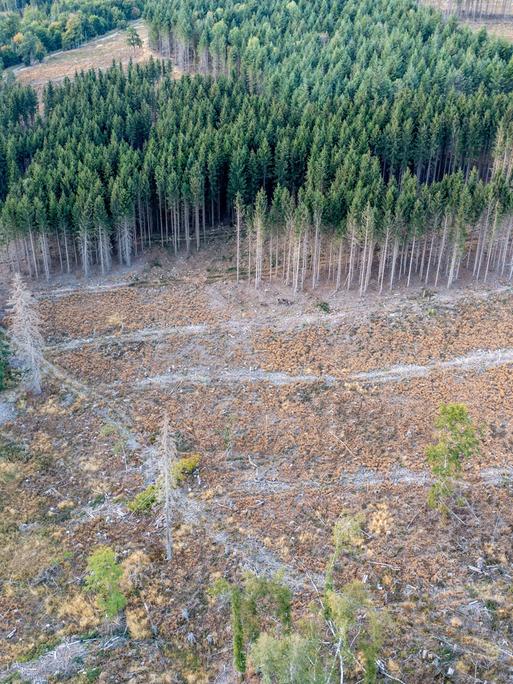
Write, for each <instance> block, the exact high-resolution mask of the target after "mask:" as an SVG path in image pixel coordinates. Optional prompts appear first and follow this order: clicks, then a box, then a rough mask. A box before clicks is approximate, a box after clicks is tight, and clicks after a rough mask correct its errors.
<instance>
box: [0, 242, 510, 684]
mask: <svg viewBox="0 0 513 684" xmlns="http://www.w3.org/2000/svg"><path fill="white" fill-rule="evenodd" d="M231 259H232V255H231V253H230V249H229V247H228V248H226V250H225V252H224V253H223V254H222V255H221V256H220V255H219V253H218V252H217V253H216V252H215V250H211V251H208V250H206V251H205V252H202V253H200V254H199V255H195V256H193V257H191V258H189V259H185V258H183V259H178V260H169V259H168V258H167V256H166V255H165V254H162V255H159V256H158V259H153V260H150V261H148V262H147V263H146V264H141V263H140V264H138V265H137V267H136V268H135V269H134V270H133V272H130V271H126V270H125V271H124V272H123V273H122V274H119V275H118V276H115V277H114V278H112V279H98V280H97V281H95V282H94V283H88V282H80V281H73V280H70V279H68V280H67V281H65V280H63V281H61V282H56V283H55V284H52V285H50V286H46V285H42V284H38V288H37V289H38V297H39V306H40V312H41V315H42V317H43V322H44V334H45V338H46V340H47V349H46V352H45V354H46V359H47V366H46V383H45V390H44V394H43V396H42V397H39V398H34V397H30V396H25V395H24V394H23V392H22V391H21V390H19V391H18V392H17V393H15V394H14V395H12V394H11V395H7V396H6V398H5V402H6V403H7V404H9V405H10V406H11V407H12V409H10V408H6V409H5V410H2V415H3V421H4V423H3V426H2V427H1V428H0V430H1V439H2V440H3V441H2V444H1V445H0V446H2V449H1V450H0V499H1V502H2V503H1V505H2V506H3V509H2V512H1V515H2V518H1V525H0V542H1V544H0V577H1V578H2V579H1V580H0V615H1V616H2V618H1V620H0V668H3V672H4V674H5V675H6V676H7V674H8V673H12V672H13V671H18V672H20V674H21V675H22V676H23V678H27V679H28V680H30V681H33V682H35V681H38V682H39V681H48V680H49V679H50V678H51V677H54V680H55V679H56V680H57V681H61V680H63V679H65V678H66V677H70V676H71V677H72V678H73V679H72V680H73V681H77V682H82V681H87V679H86V678H87V676H92V675H91V672H96V673H101V674H100V675H99V676H100V681H105V682H120V681H130V682H133V683H135V682H149V681H154V682H184V681H185V682H197V683H200V682H215V681H224V682H235V681H236V678H235V676H234V675H233V673H232V671H231V655H230V638H231V635H230V627H229V620H228V614H227V612H226V609H225V608H223V607H222V606H220V605H217V604H213V603H212V602H211V601H210V599H209V597H208V593H207V590H208V588H209V586H210V585H211V584H212V582H213V581H214V579H215V578H216V577H219V576H226V577H227V578H230V579H236V578H240V577H241V575H242V573H243V572H244V571H245V570H248V569H249V570H252V571H254V572H257V573H260V574H267V575H271V574H273V573H275V572H276V571H278V570H281V571H283V573H284V578H285V580H286V581H287V582H288V583H289V585H290V586H291V587H292V588H293V590H294V592H295V597H296V598H295V604H294V611H295V614H296V615H297V616H299V615H302V614H304V612H305V610H306V607H307V605H308V603H309V601H310V600H311V599H312V598H313V594H314V592H313V584H315V585H316V586H318V587H322V584H323V576H324V570H325V567H326V560H327V558H328V557H329V554H330V550H331V530H332V526H333V523H334V521H335V520H336V519H337V517H338V516H339V515H340V513H341V512H342V511H349V512H352V513H355V514H356V513H363V515H364V517H365V537H366V541H365V544H364V546H363V548H362V549H360V550H358V551H356V552H355V553H354V554H350V555H346V556H345V557H344V558H343V560H342V562H341V563H340V564H339V566H338V567H337V571H336V578H335V579H336V583H337V584H338V585H342V584H343V583H345V582H346V581H349V580H351V579H354V578H358V579H360V580H362V581H364V582H366V584H367V585H368V587H369V589H370V591H371V592H372V594H373V596H374V600H375V602H376V604H377V605H379V606H381V607H383V609H385V608H386V609H387V611H388V612H389V613H390V615H391V617H392V625H393V626H392V629H391V631H390V635H389V637H388V639H387V642H386V644H385V647H384V651H383V653H382V656H381V657H382V661H383V663H384V665H385V668H386V669H387V671H388V672H390V673H391V674H393V676H394V677H396V678H397V679H399V680H401V681H403V682H407V683H408V684H416V683H419V684H421V683H422V684H423V683H425V682H435V681H454V682H464V683H466V682H468V683H469V684H470V682H474V683H475V682H485V681H487V682H498V683H499V684H500V683H506V682H510V681H511V679H512V677H513V643H512V641H513V639H512V635H513V601H512V598H511V597H512V594H511V582H512V575H513V566H512V562H513V553H512V546H511V537H512V533H513V507H512V502H513V402H512V401H511V397H512V396H513V395H512V391H513V354H512V349H513V339H512V334H511V330H512V329H513V328H512V325H513V292H512V291H511V289H510V288H502V289H500V290H498V289H493V288H489V289H486V290H483V289H478V288H475V287H472V288H466V289H461V290H454V291H451V292H447V291H446V290H442V289H441V290H439V291H436V292H426V291H425V290H423V289H422V288H421V287H418V288H412V289H411V290H409V291H404V292H402V293H400V294H399V295H397V294H393V295H392V294H390V295H386V296H384V297H378V296H376V295H370V296H369V297H367V298H365V299H359V298H358V297H357V296H356V295H354V293H346V292H341V293H333V292H330V291H328V290H324V291H322V290H321V291H316V292H313V293H308V292H307V293H302V294H298V295H294V294H293V293H292V292H291V291H289V290H288V289H287V288H285V287H283V286H282V285H281V284H279V283H276V282H270V283H265V285H264V286H263V287H262V288H261V290H259V291H255V290H254V288H253V287H251V286H248V284H246V283H241V284H239V285H237V284H235V283H233V282H231V276H230V273H231V266H232V261H231ZM160 264H162V265H160ZM214 273H215V274H217V276H218V277H217V276H216V279H213V278H211V277H210V276H211V275H212V274H214ZM223 274H224V276H223ZM322 301H325V302H328V303H329V311H328V312H327V313H325V312H324V311H323V310H321V309H320V308H319V304H320V302H322ZM323 308H324V309H325V308H326V307H323ZM449 401H462V402H464V403H466V404H467V405H468V407H469V409H470V411H471V413H472V415H473V417H474V418H475V419H476V420H477V421H478V422H479V424H480V425H481V428H482V434H483V444H482V450H481V454H480V455H479V456H478V457H476V458H474V459H473V460H472V461H470V462H468V463H466V464H465V468H464V472H463V474H462V477H461V482H460V483H459V488H460V492H461V494H462V495H463V496H464V499H463V500H462V502H460V503H459V504H458V505H457V506H456V508H455V509H454V515H451V516H449V518H448V519H444V518H443V517H441V516H440V514H439V513H438V512H436V511H433V510H431V509H429V507H428V506H427V502H426V499H427V491H428V488H429V486H430V483H431V476H430V473H429V470H428V469H427V466H426V461H425V456H424V451H425V448H426V445H427V444H428V443H429V442H430V440H431V439H432V426H433V421H434V417H435V415H436V412H437V408H438V406H439V404H440V403H441V402H449ZM14 409H15V410H14ZM163 411H168V412H169V415H170V417H171V422H172V426H173V429H174V430H175V431H176V433H177V436H178V443H179V447H180V449H181V451H182V452H184V453H191V452H195V453H199V454H200V455H201V462H200V468H199V472H198V474H197V475H195V476H191V477H190V478H189V479H188V481H187V482H186V483H185V484H184V485H183V486H182V488H181V489H180V492H179V497H178V502H179V520H178V521H177V525H176V529H175V538H176V543H175V558H174V560H173V561H172V563H170V564H169V563H166V561H165V560H164V554H163V545H162V527H161V520H160V515H159V513H158V511H156V512H151V513H146V514H144V513H139V514H136V513H131V512H130V511H129V509H128V507H127V502H128V501H129V500H131V499H132V498H133V497H134V496H135V495H136V494H137V493H138V492H140V491H142V490H143V489H144V488H145V487H146V486H147V485H148V484H151V483H152V482H154V480H155V477H156V472H157V466H156V454H155V438H156V436H157V434H158V429H159V424H160V421H161V418H162V414H163ZM383 510H385V511H386V516H385V518H386V525H385V526H384V527H383V528H382V529H381V530H376V528H375V527H373V525H372V521H373V519H374V516H375V515H376V513H377V512H378V511H383ZM100 544H108V545H109V546H111V547H113V548H114V549H115V550H116V552H117V554H118V557H119V559H120V561H125V562H128V561H127V559H132V560H133V558H134V556H136V555H137V554H139V553H140V552H144V554H145V555H146V556H147V558H148V559H149V562H148V564H147V565H145V566H144V567H143V568H142V570H141V571H140V576H139V580H138V584H137V587H136V588H133V587H132V589H128V590H127V596H128V607H127V615H129V614H130V611H134V610H136V611H142V613H141V614H142V615H143V616H144V615H145V616H147V618H144V620H146V619H147V620H148V624H150V625H151V629H149V631H147V633H144V630H143V633H142V636H141V635H139V636H138V637H137V636H136V635H133V634H131V632H130V631H129V630H128V629H127V625H126V622H125V621H124V619H120V620H119V622H118V623H117V624H113V623H112V622H111V623H106V622H105V621H104V620H103V619H102V618H101V616H100V615H99V614H98V611H97V609H96V607H95V605H94V600H93V597H91V596H89V595H87V594H86V593H85V592H84V587H83V579H84V575H85V568H86V562H87V557H88V555H89V554H90V553H91V551H92V550H93V549H94V548H95V547H96V546H98V545H100ZM77 597H78V598H77ZM81 602H82V603H81ZM65 606H68V607H69V606H71V607H70V608H65ZM144 620H143V622H144ZM191 634H192V635H193V636H192V637H191ZM68 644H71V646H70V645H68ZM58 649H61V651H59V650H58ZM70 649H71V650H72V651H73V649H75V650H76V651H77V654H78V656H79V657H78V658H74V659H73V658H68V659H67V660H65V663H64V664H65V665H66V668H65V671H63V669H62V668H61V669H59V668H57V670H56V669H55V668H54V669H52V667H51V665H50V664H51V663H55V662H56V661H58V660H59V654H60V653H62V654H65V653H66V652H68V651H69V650H70ZM73 652H74V651H73ZM55 654H57V655H55ZM20 661H23V662H21V663H20ZM25 661H26V662H25ZM16 663H20V664H19V665H16ZM95 668H97V670H95ZM1 680H2V674H1V670H0V681H1Z"/></svg>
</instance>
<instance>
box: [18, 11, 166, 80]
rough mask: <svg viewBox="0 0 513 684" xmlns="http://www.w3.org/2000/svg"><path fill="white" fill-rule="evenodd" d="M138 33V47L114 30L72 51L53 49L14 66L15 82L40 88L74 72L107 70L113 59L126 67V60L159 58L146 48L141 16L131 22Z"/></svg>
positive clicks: (145, 34)
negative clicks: (38, 60)
mask: <svg viewBox="0 0 513 684" xmlns="http://www.w3.org/2000/svg"><path fill="white" fill-rule="evenodd" d="M131 25H132V26H133V27H134V28H135V29H136V30H137V32H138V33H139V35H140V36H141V39H142V41H143V46H142V48H136V49H135V50H134V49H133V48H130V47H128V45H127V43H126V31H122V30H119V29H118V30H115V31H111V32H110V33H107V34H105V35H103V36H100V37H99V38H95V39H94V40H91V41H90V42H88V43H86V44H85V45H83V46H82V47H79V48H76V49H75V50H67V51H61V52H54V53H52V54H50V55H48V56H47V57H45V59H44V61H43V62H41V63H38V64H34V65H32V66H29V67H17V68H16V69H14V74H15V75H16V78H17V79H18V81H21V82H22V83H25V84H27V85H31V86H33V87H34V88H35V89H36V90H38V91H41V90H42V88H43V86H44V85H45V84H46V83H48V81H53V82H54V83H59V82H60V81H63V80H64V78H65V77H66V76H68V77H69V78H73V77H74V75H75V73H76V72H77V71H78V72H80V71H87V70H88V69H93V68H94V69H107V68H108V67H109V66H110V65H111V64H112V62H113V61H116V62H121V64H123V66H127V65H128V63H129V61H130V59H131V60H132V62H134V64H138V63H141V62H146V61H147V60H148V59H149V58H150V57H151V56H153V57H155V58H156V59H161V57H160V56H159V55H158V53H156V52H154V51H153V50H151V49H150V48H149V45H148V27H147V26H146V24H145V23H144V21H142V20H141V19H140V20H138V21H136V22H133V23H132V24H131Z"/></svg>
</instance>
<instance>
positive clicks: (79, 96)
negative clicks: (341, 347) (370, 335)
mask: <svg viewBox="0 0 513 684" xmlns="http://www.w3.org/2000/svg"><path fill="white" fill-rule="evenodd" d="M75 1H76V0H67V2H66V3H64V6H65V7H66V8H68V9H69V8H71V7H73V2H75ZM95 1H97V2H99V3H100V4H101V3H103V2H106V0H95ZM60 4H61V5H62V3H60ZM129 4H130V3H129ZM138 6H139V5H137V7H138ZM123 7H125V9H126V8H127V7H128V6H125V5H123ZM27 11H28V10H27ZM126 11H128V9H126ZM145 12H146V15H147V18H148V20H149V21H150V23H151V26H152V28H151V35H152V36H153V40H154V41H155V42H156V43H157V44H158V46H160V48H161V49H162V50H163V52H165V50H168V49H169V46H171V51H172V53H173V55H172V56H173V58H174V61H175V62H176V63H177V64H178V66H179V68H180V69H183V70H184V72H187V71H190V70H193V69H194V70H195V71H197V72H199V73H200V74H201V75H197V76H194V77H190V76H187V75H185V76H183V77H182V78H181V79H180V80H176V79H174V78H173V77H172V74H171V69H170V67H169V66H168V65H163V64H160V63H157V62H154V61H152V62H150V63H149V64H148V65H145V66H131V67H129V69H128V72H127V73H123V71H122V70H121V68H120V67H119V66H113V67H112V68H111V69H110V70H108V71H107V72H105V73H102V74H97V73H93V72H90V73H87V74H80V75H78V76H77V78H76V79H75V80H74V82H73V83H71V82H69V81H65V82H64V83H63V84H62V85H61V86H53V85H49V86H47V88H46V89H45V92H44V94H43V102H44V105H45V109H44V113H43V114H42V115H40V116H39V115H37V113H36V107H35V103H36V98H35V96H34V94H33V93H32V91H30V90H29V89H23V88H21V87H20V86H13V85H9V84H6V85H4V86H0V88H1V89H2V92H1V93H0V95H1V96H2V97H0V124H2V123H4V122H5V123H4V125H0V210H1V215H0V225H1V229H2V238H3V240H4V242H8V241H9V240H10V239H12V238H13V237H18V238H23V239H24V240H25V247H26V252H28V253H29V255H30V254H31V253H32V251H33V250H32V244H33V242H32V241H31V240H33V238H39V237H40V236H41V237H42V240H41V241H40V243H39V241H38V240H37V239H36V240H35V244H36V247H35V251H36V252H37V251H38V250H40V251H41V252H42V251H43V248H42V247H41V245H43V246H44V245H45V244H46V242H47V241H53V242H58V245H59V247H60V249H59V250H57V249H54V250H49V251H48V254H50V253H51V252H52V251H53V252H54V253H56V252H59V254H60V255H61V256H60V259H61V268H63V269H65V268H67V269H69V268H70V263H69V262H70V261H71V262H73V261H74V259H75V254H77V255H78V256H79V258H80V260H81V262H82V267H83V270H84V271H85V272H86V273H89V271H90V266H91V262H92V260H93V259H94V258H95V255H98V256H97V259H98V262H101V268H102V270H104V271H106V270H108V269H109V268H110V264H111V251H112V249H113V248H114V250H116V251H117V254H118V257H119V260H120V261H121V262H122V263H125V264H127V265H128V264H130V262H131V257H132V255H133V254H136V253H138V250H139V249H144V248H146V247H151V245H152V242H155V241H158V242H159V243H160V244H161V245H165V244H168V245H170V246H172V249H173V251H174V252H177V251H178V250H179V249H180V248H185V249H186V250H187V251H190V250H191V249H192V248H197V247H198V246H199V244H200V241H201V240H204V239H205V238H206V235H207V231H208V228H209V226H212V227H215V226H216V225H217V224H219V223H221V222H223V221H225V220H229V219H231V218H232V215H233V205H234V202H235V199H236V198H239V201H240V203H241V204H243V205H245V206H247V205H249V206H248V211H247V212H245V213H246V217H247V218H248V221H247V222H250V220H251V218H252V217H253V218H255V217H256V218H258V221H256V223H258V225H259V226H260V229H259V230H255V233H256V234H257V235H256V237H257V239H256V240H254V243H255V245H256V252H257V262H258V263H257V264H256V267H257V272H258V279H259V278H260V276H261V275H262V272H263V269H262V264H261V260H262V254H263V253H264V252H265V254H268V250H267V249H263V248H262V244H263V242H265V240H266V239H267V238H268V236H269V235H271V236H272V237H274V238H275V243H274V245H276V243H277V242H278V243H279V240H280V239H281V238H283V236H284V235H287V236H289V237H290V243H289V247H291V251H293V249H295V245H294V246H293V248H292V246H291V245H292V242H293V240H295V239H296V238H297V242H298V252H297V254H298V257H297V263H298V264H299V261H300V258H299V253H300V252H301V250H303V253H302V254H301V256H302V257H304V261H305V262H308V264H306V267H309V266H310V262H315V259H316V258H317V257H318V256H319V254H320V250H321V246H320V244H321V241H322V240H324V242H323V245H326V244H327V243H328V240H330V241H333V240H335V241H336V240H339V241H340V239H341V238H344V239H345V240H346V243H348V244H344V249H345V250H346V251H347V248H348V247H349V245H350V249H351V264H350V267H349V272H348V274H347V279H346V281H347V287H350V286H351V284H352V282H353V281H355V280H359V281H360V282H359V286H360V290H361V292H364V291H365V290H366V289H367V286H368V284H369V280H370V273H371V269H372V264H373V259H374V261H376V259H375V258H374V257H376V256H377V250H378V248H379V250H380V259H381V256H383V264H382V269H381V270H382V273H381V275H382V276H383V273H384V269H385V268H386V269H390V270H391V276H390V287H392V285H393V283H394V278H395V277H396V271H398V276H399V277H400V276H401V275H404V274H406V275H407V276H408V280H409V277H410V275H411V272H412V267H413V263H414V262H415V271H414V272H417V271H418V270H419V269H420V271H421V273H422V271H423V269H424V268H426V270H430V275H431V276H432V277H433V276H434V277H435V284H436V282H437V281H438V278H439V276H440V275H441V274H443V273H447V275H448V282H452V280H453V279H454V278H455V277H456V274H457V272H458V269H459V266H460V263H461V262H462V252H463V250H464V248H465V245H466V244H467V242H469V240H468V238H469V236H470V234H471V232H472V231H476V229H477V230H479V243H478V249H477V251H476V254H475V261H474V263H473V267H474V271H475V273H476V274H477V277H479V274H480V273H482V274H483V275H484V274H485V273H487V272H488V268H489V266H490V258H491V256H492V255H493V264H492V267H493V266H494V265H495V266H498V267H499V270H501V273H502V274H506V275H509V270H510V264H509V261H508V259H509V260H510V255H511V249H510V248H508V242H509V241H510V240H511V237H512V235H511V231H510V232H509V233H508V232H505V233H504V234H503V233H502V232H501V231H503V226H502V223H501V221H502V218H503V216H504V215H505V214H506V213H507V212H509V211H510V210H511V207H512V203H513V192H512V187H511V186H512V178H511V176H512V171H511V169H510V168H509V167H510V166H511V165H508V164H502V165H501V162H500V160H501V159H506V160H507V159H508V155H509V154H510V151H511V148H512V146H513V124H512V120H513V105H512V98H511V94H512V92H513V48H511V47H509V46H507V45H506V44H505V43H502V42H499V41H495V40H492V39H490V38H488V37H486V36H484V35H482V34H474V33H472V32H470V31H469V30H466V29H463V28H460V27H458V26H457V24H456V23H455V22H454V21H444V20H443V19H442V17H441V15H439V14H438V13H436V12H434V11H432V10H430V9H426V8H422V7H420V6H419V5H418V4H417V3H416V2H414V0H348V1H347V2H344V3H340V2H338V1H337V0H299V1H298V2H290V3H285V2H278V1H277V0H264V1H263V2H261V1H259V0H248V2H246V3H240V2H238V1H237V0H227V1H226V2H223V3H222V5H221V6H219V3H218V2H217V0H176V2H168V0H147V2H146V4H145ZM74 16H79V15H78V14H76V15H74ZM123 16H124V15H123ZM68 28H69V30H70V31H72V28H73V27H68ZM73 30H74V29H73ZM259 193H260V194H259ZM257 197H258V206H257V210H258V211H257V212H254V211H252V210H251V206H254V205H255V203H256V200H257ZM269 206H270V207H271V208H270V209H268V207H269ZM311 233H313V235H314V236H315V238H314V239H312V238H313V235H311ZM432 235H433V236H434V237H436V240H434V241H433V242H431V240H430V238H431V237H432ZM305 236H306V238H307V239H305V240H304V242H303V243H302V244H301V243H300V241H299V237H305ZM314 240H315V247H314V252H313V255H311V254H305V253H304V252H305V250H306V247H305V246H306V245H311V244H312V243H314ZM73 243H75V245H74V244H73ZM429 245H431V248H430V247H429ZM433 245H434V247H433ZM504 245H505V247H504ZM74 246H77V247H78V249H77V250H76V251H75V250H74V249H73V248H74ZM317 247H319V250H318V251H316V250H317ZM421 247H422V250H420V248H421ZM335 248H338V245H336V247H335ZM362 250H363V255H361V254H360V253H361V251H362ZM419 251H420V252H421V253H422V256H421V255H420V253H419ZM285 252H286V250H285V249H282V252H281V257H280V256H279V257H278V258H275V261H274V264H275V265H276V268H277V267H278V265H282V264H283V261H284V257H283V253H285ZM432 252H433V254H432ZM43 256H44V255H41V257H39V256H38V255H37V254H36V255H35V256H34V255H32V261H33V262H34V263H33V264H32V266H33V271H34V273H35V275H39V272H38V269H39V270H41V261H44V259H43V258H42V257H43ZM442 257H443V259H442ZM30 258H31V257H30V256H29V259H30ZM280 258H281V262H282V263H281V264H280V263H279V262H280ZM330 258H331V257H330ZM358 260H359V262H360V276H356V275H355V273H354V268H353V267H354V263H353V262H354V261H358ZM420 260H421V261H422V265H421V266H420V265H419V261H420ZM319 261H320V260H319ZM424 261H426V263H428V265H427V266H426V267H425V265H424ZM442 261H443V263H442ZM270 262H271V263H273V258H272V257H271V258H270ZM365 264H370V267H368V268H367V269H366V272H365V268H364V266H365ZM264 270H265V269H264ZM297 270H298V269H297ZM313 270H314V275H313V286H315V283H316V281H317V280H318V273H316V267H315V263H314V268H313ZM283 271H285V269H282V271H280V272H283ZM512 275H513V271H512ZM287 277H289V276H287ZM485 277H486V276H485ZM427 278H428V276H427V275H426V281H427ZM289 280H290V278H289ZM303 281H304V274H303V275H302V276H301V278H298V276H297V275H296V276H295V283H294V287H295V289H299V288H300V287H301V288H302V287H303ZM337 286H340V283H338V285H337ZM382 287H383V277H381V288H382Z"/></svg>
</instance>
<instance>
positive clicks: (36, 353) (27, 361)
mask: <svg viewBox="0 0 513 684" xmlns="http://www.w3.org/2000/svg"><path fill="white" fill-rule="evenodd" d="M9 306H10V308H11V312H12V316H11V326H10V334H11V339H12V343H13V347H14V349H15V350H16V354H17V356H18V357H19V359H20V360H21V362H22V363H23V366H24V368H25V370H26V371H27V386H28V388H29V389H30V390H32V391H33V392H35V393H36V394H40V393H41V364H42V360H43V344H44V342H43V337H42V335H41V332H40V327H41V325H40V320H39V315H38V312H37V305H36V303H35V301H34V299H33V297H32V294H31V292H30V290H29V289H28V288H27V287H26V286H25V283H24V282H23V280H22V278H21V276H20V274H19V273H16V274H15V275H14V278H13V282H12V290H11V298H10V300H9Z"/></svg>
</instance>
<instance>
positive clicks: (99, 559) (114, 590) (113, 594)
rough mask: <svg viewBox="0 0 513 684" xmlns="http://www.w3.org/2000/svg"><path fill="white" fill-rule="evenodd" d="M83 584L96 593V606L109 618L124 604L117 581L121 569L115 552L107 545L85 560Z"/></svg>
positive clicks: (121, 573) (124, 600)
mask: <svg viewBox="0 0 513 684" xmlns="http://www.w3.org/2000/svg"><path fill="white" fill-rule="evenodd" d="M87 572H88V575H87V577H86V581H85V586H86V589H87V590H88V591H91V592H93V593H94V594H96V600H97V602H98V606H99V607H100V609H101V610H102V611H103V612H104V613H105V615H106V616H107V617H109V618H114V617H116V615H117V614H118V613H119V611H120V610H123V608H124V607H125V606H126V598H125V596H124V594H123V592H122V591H121V589H120V585H119V582H120V580H121V576H122V575H123V569H122V567H121V566H120V565H118V563H116V554H115V553H114V551H113V550H112V549H110V548H109V547H108V546H100V547H99V548H97V549H96V551H93V553H92V554H91V555H90V556H89V559H88V561H87Z"/></svg>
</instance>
